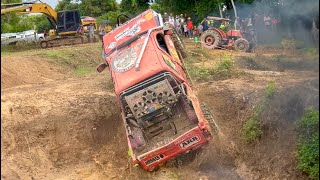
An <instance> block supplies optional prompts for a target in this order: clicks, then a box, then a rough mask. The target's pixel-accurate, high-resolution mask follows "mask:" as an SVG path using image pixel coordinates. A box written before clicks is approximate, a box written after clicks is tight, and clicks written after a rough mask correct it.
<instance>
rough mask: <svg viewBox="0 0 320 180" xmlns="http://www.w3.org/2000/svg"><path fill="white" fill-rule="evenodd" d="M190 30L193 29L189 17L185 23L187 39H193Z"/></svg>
mask: <svg viewBox="0 0 320 180" xmlns="http://www.w3.org/2000/svg"><path fill="white" fill-rule="evenodd" d="M192 28H193V23H192V21H191V18H190V17H188V21H187V29H188V36H189V39H193V33H192Z"/></svg>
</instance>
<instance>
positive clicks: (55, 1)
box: [42, 0, 121, 8]
mask: <svg viewBox="0 0 320 180" xmlns="http://www.w3.org/2000/svg"><path fill="white" fill-rule="evenodd" d="M116 1H117V3H120V2H121V0H116ZM42 2H44V3H47V4H49V5H50V6H51V7H52V8H55V7H56V6H57V4H58V0H42Z"/></svg>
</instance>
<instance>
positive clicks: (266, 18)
mask: <svg viewBox="0 0 320 180" xmlns="http://www.w3.org/2000/svg"><path fill="white" fill-rule="evenodd" d="M263 21H264V25H265V26H266V29H267V30H271V18H270V16H269V14H267V15H266V16H264V18H263Z"/></svg>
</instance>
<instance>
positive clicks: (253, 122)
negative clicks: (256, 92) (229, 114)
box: [242, 81, 276, 143]
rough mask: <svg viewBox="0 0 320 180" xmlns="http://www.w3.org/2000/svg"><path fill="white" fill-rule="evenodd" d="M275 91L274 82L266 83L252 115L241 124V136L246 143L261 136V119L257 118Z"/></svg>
mask: <svg viewBox="0 0 320 180" xmlns="http://www.w3.org/2000/svg"><path fill="white" fill-rule="evenodd" d="M275 93H276V86H275V82H273V81H271V82H269V83H268V84H267V85H266V88H265V97H264V98H263V99H262V100H261V101H260V103H258V105H257V106H256V107H255V109H254V111H253V115H252V116H251V117H250V118H249V119H248V120H247V121H246V122H245V123H244V124H243V126H242V132H243V138H244V140H245V141H246V142H247V143H252V142H254V141H256V140H257V139H259V138H260V137H261V136H262V134H263V131H262V125H261V121H260V119H259V118H260V116H261V114H262V112H263V110H264V109H265V107H266V105H267V104H268V103H269V100H270V99H271V98H272V97H273V96H274V94H275Z"/></svg>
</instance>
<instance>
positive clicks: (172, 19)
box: [169, 16, 174, 27]
mask: <svg viewBox="0 0 320 180" xmlns="http://www.w3.org/2000/svg"><path fill="white" fill-rule="evenodd" d="M169 23H170V24H171V25H172V26H173V27H174V18H173V17H172V16H169Z"/></svg>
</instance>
